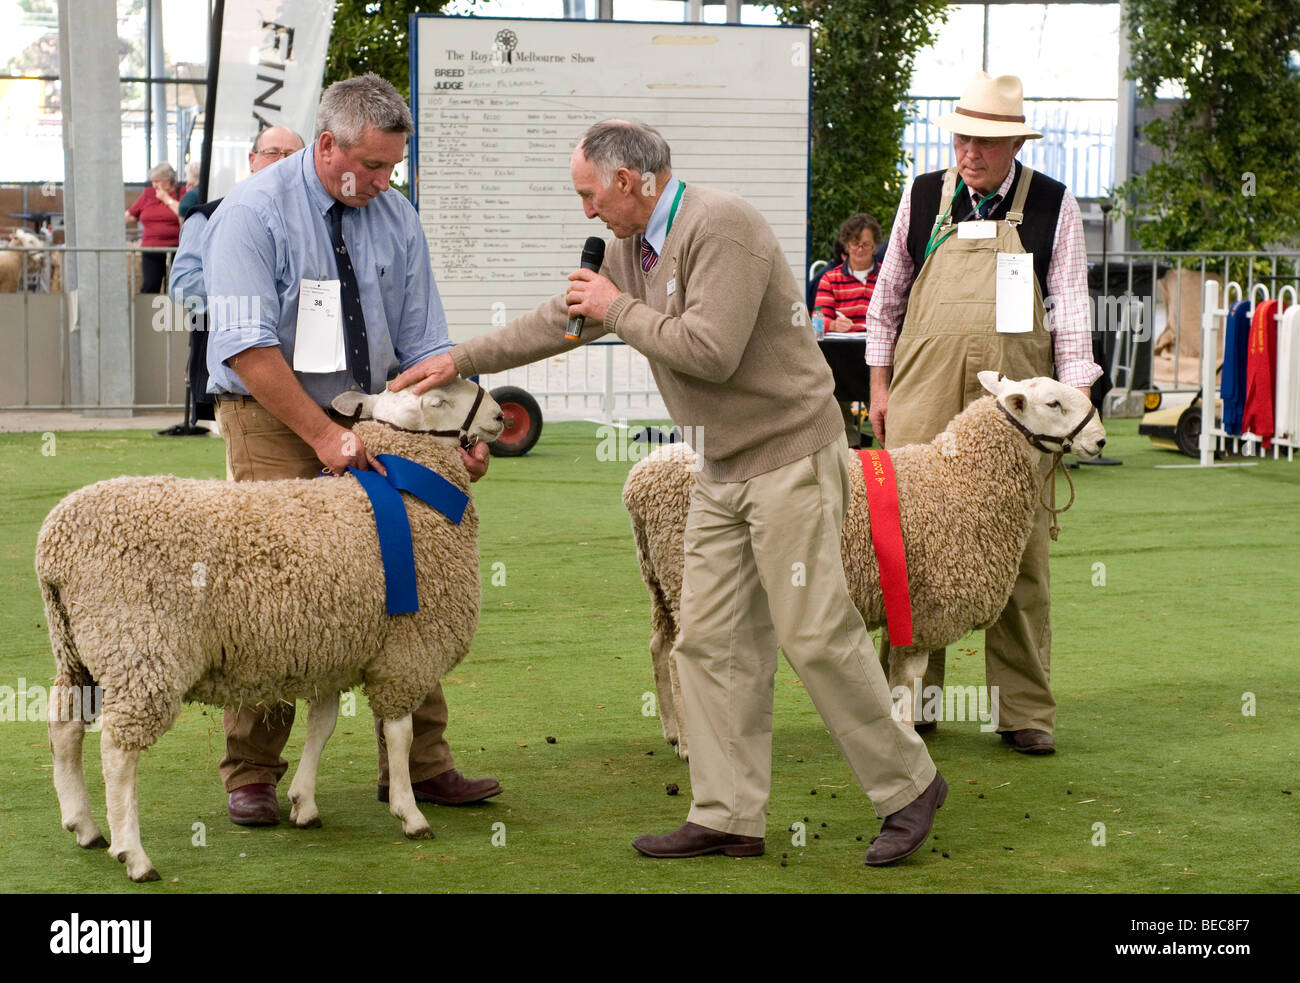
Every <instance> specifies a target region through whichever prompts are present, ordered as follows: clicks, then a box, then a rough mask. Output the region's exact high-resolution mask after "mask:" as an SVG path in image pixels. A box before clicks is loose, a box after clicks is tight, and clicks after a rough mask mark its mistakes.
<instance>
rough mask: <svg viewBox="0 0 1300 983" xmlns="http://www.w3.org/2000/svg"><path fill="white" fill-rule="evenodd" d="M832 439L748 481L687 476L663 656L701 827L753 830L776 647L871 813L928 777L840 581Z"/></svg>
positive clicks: (763, 808)
mask: <svg viewBox="0 0 1300 983" xmlns="http://www.w3.org/2000/svg"><path fill="white" fill-rule="evenodd" d="M840 439H841V438H839V437H836V438H835V440H833V441H831V442H830V443H829V444H827V445H826V446H825V447H823V448H822V449H821V450H819V451H817V452H816V453H814V454H811V455H809V456H808V457H805V458H802V459H800V460H798V461H795V462H793V463H791V464H788V465H786V466H785V467H782V468H778V469H776V470H775V471H770V472H768V473H766V474H762V475H758V476H757V477H755V478H751V479H749V480H748V481H738V482H718V481H711V480H709V479H708V478H706V477H705V476H703V475H696V479H695V490H694V492H693V493H692V496H691V505H690V512H689V514H688V516H687V521H686V535H685V541H684V549H685V563H684V569H683V586H682V602H681V608H682V609H681V619H682V620H681V634H680V635H679V637H678V640H677V645H676V649H675V656H676V660H677V672H678V676H679V678H680V681H681V689H682V703H683V714H684V719H685V724H686V733H687V734H688V735H689V736H690V769H691V791H692V795H693V803H692V805H691V811H690V815H689V817H688V819H689V821H690V822H693V823H696V824H698V825H700V826H706V827H708V828H710V829H716V830H723V831H725V832H729V833H735V834H739V835H742V836H762V835H763V834H764V827H765V824H766V816H767V805H768V799H769V793H770V788H771V781H772V704H773V680H774V678H775V675H776V653H777V646H778V645H779V646H780V648H781V650H782V651H784V652H785V655H786V659H787V660H788V661H789V662H790V665H791V666H792V667H793V668H794V670H795V672H796V673H798V675H799V678H800V679H801V680H802V681H803V683H804V686H805V687H806V688H807V690H808V693H809V695H810V696H811V697H812V700H813V703H814V705H815V706H816V707H817V711H818V713H820V714H821V716H822V719H823V720H824V721H825V722H826V726H827V728H828V729H829V730H830V733H831V735H832V737H834V738H835V741H836V743H837V744H838V745H839V748H840V752H841V753H842V754H843V755H844V757H845V759H846V760H847V761H848V763H849V766H850V767H851V768H852V769H853V773H854V775H855V776H856V777H857V780H858V782H859V783H860V784H861V785H862V788H863V789H864V790H865V791H866V793H867V795H868V796H869V797H870V798H871V801H872V805H873V806H874V807H875V810H876V814H877V815H879V816H882V817H883V816H887V815H890V814H891V813H894V812H897V811H898V810H899V809H902V808H903V807H904V806H906V805H908V804H909V803H910V802H912V801H913V800H914V799H915V798H917V796H919V795H920V794H921V793H922V792H923V791H925V789H926V788H927V787H928V786H929V784H930V782H931V781H932V780H933V779H934V775H935V767H934V763H933V762H932V761H931V760H930V755H929V753H928V752H927V751H926V748H925V745H924V743H923V742H922V741H921V739H920V738H919V737H917V736H916V734H915V733H914V732H913V731H912V729H911V728H910V727H908V728H904V727H902V726H900V724H899V723H898V721H896V720H895V719H894V718H893V716H892V715H891V713H890V699H889V689H888V686H887V684H886V682H885V677H884V674H883V673H882V672H881V671H880V666H879V664H878V663H877V662H876V659H875V651H874V649H873V647H872V644H871V637H870V636H869V635H868V634H867V629H866V626H865V625H864V624H863V622H862V617H861V615H860V614H859V613H858V611H857V609H856V608H855V607H854V606H853V602H852V600H851V599H850V597H849V592H848V587H847V585H846V583H845V580H844V565H843V561H842V560H841V558H840V533H841V529H842V526H843V523H844V513H845V510H846V508H847V507H848V502H849V476H848V468H847V466H846V465H845V461H844V445H843V444H841V443H840Z"/></svg>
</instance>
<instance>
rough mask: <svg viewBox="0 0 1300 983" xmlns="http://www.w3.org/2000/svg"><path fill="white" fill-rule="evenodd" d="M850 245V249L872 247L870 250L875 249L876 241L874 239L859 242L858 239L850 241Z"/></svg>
mask: <svg viewBox="0 0 1300 983" xmlns="http://www.w3.org/2000/svg"><path fill="white" fill-rule="evenodd" d="M848 246H849V248H850V249H870V250H874V249H875V248H876V243H875V242H874V240H873V241H872V242H857V241H856V240H855V241H853V242H850V243H849V244H848Z"/></svg>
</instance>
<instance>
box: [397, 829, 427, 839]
mask: <svg viewBox="0 0 1300 983" xmlns="http://www.w3.org/2000/svg"><path fill="white" fill-rule="evenodd" d="M402 832H403V833H405V834H406V838H407V839H408V840H431V839H433V830H431V829H430V828H429V827H428V826H422V827H420V828H419V829H415V830H409V831H408V830H402Z"/></svg>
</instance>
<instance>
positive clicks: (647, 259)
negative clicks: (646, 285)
mask: <svg viewBox="0 0 1300 983" xmlns="http://www.w3.org/2000/svg"><path fill="white" fill-rule="evenodd" d="M658 261H659V254H658V253H656V252H655V250H654V246H652V245H650V243H649V242H647V241H646V240H645V239H644V238H643V239H642V240H641V272H642V273H649V272H650V271H651V270H653V269H654V268H655V263H657V262H658Z"/></svg>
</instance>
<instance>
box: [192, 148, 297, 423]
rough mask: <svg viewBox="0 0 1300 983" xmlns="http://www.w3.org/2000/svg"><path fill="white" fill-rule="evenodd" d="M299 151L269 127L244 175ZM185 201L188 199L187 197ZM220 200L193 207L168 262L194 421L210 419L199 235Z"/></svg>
mask: <svg viewBox="0 0 1300 983" xmlns="http://www.w3.org/2000/svg"><path fill="white" fill-rule="evenodd" d="M302 148H303V142H302V137H300V136H298V134H297V133H294V132H293V130H291V129H289V128H288V127H286V126H269V127H267V128H266V129H265V130H263V131H262V132H261V133H259V134H258V135H257V138H256V139H255V140H254V141H253V149H252V150H250V151H249V153H248V171H249V173H250V174H256V173H257V172H258V171H260V170H262V168H264V167H270V166H271V165H272V164H274V163H276V162H277V161H280V160H283V159H284V158H285V157H289V156H291V155H293V154H294V153H296V152H297V151H299V150H301V149H302ZM186 197H189V195H188V194H187V195H186ZM223 200H224V199H221V198H218V199H217V200H216V201H209V202H207V203H206V204H202V205H195V206H193V207H192V208H190V210H189V214H188V215H187V216H186V217H185V219H184V224H182V225H181V241H180V245H179V246H178V247H177V249H176V256H175V257H174V258H173V259H172V271H171V276H170V277H168V280H169V282H170V284H171V286H170V292H171V297H172V300H174V301H176V303H178V304H180V305H181V306H183V307H184V308H185V313H186V317H187V321H189V322H190V336H189V340H190V360H189V361H190V364H189V370H188V372H189V377H190V392H191V395H192V396H193V398H194V406H195V414H194V418H195V419H196V420H211V419H214V416H213V410H212V396H211V394H210V393H209V392H208V391H207V390H208V323H207V318H205V317H204V316H203V315H204V313H205V311H206V309H207V300H208V296H207V294H206V293H204V289H203V257H202V255H201V252H200V250H201V249H202V246H203V233H204V232H206V231H207V227H208V219H209V218H210V217H211V216H212V213H213V212H214V211H216V209H217V206H219V205H220V204H221V202H222V201H223Z"/></svg>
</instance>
